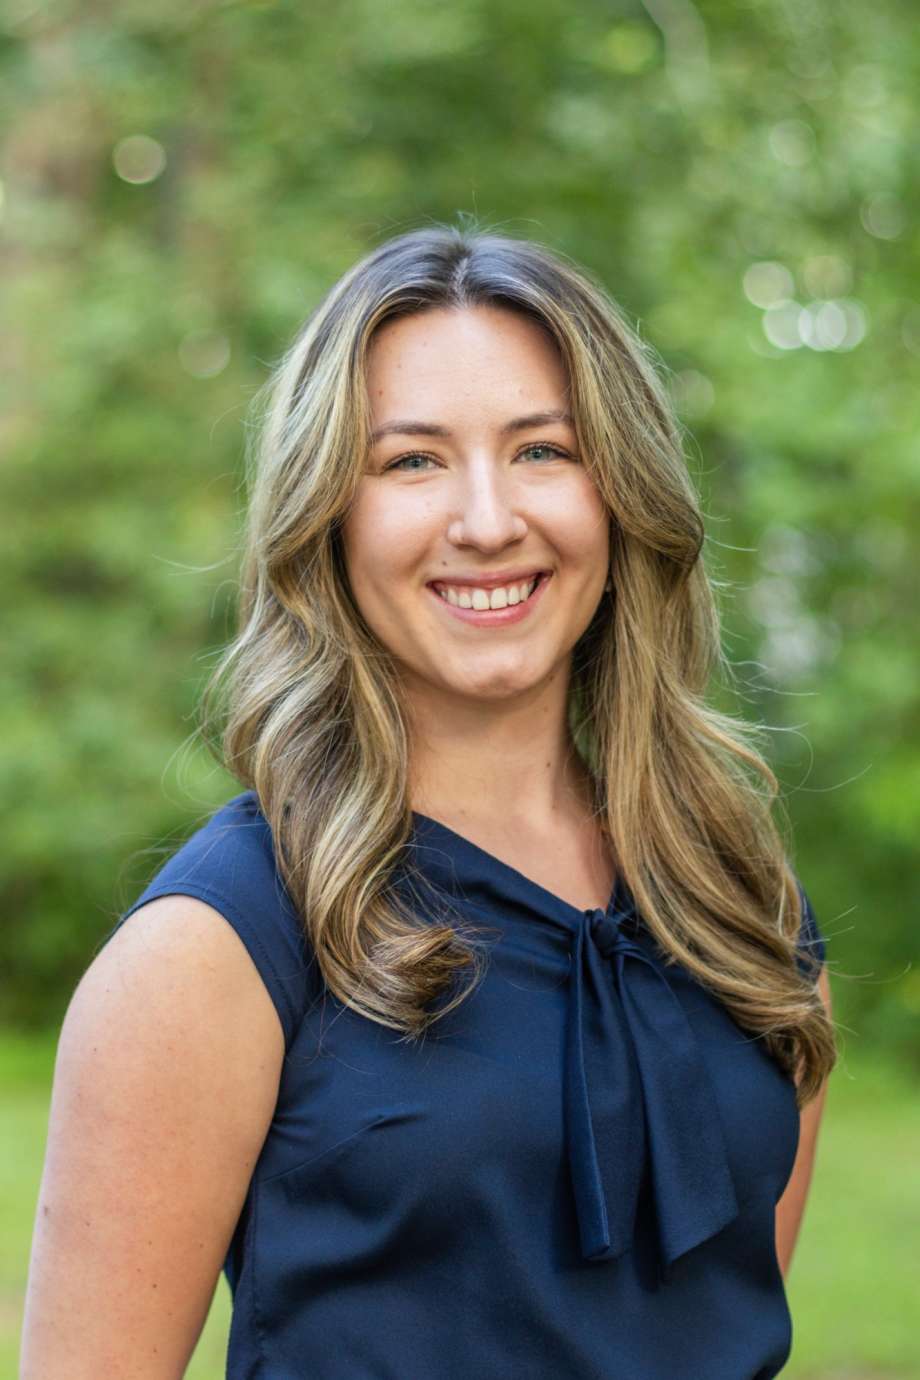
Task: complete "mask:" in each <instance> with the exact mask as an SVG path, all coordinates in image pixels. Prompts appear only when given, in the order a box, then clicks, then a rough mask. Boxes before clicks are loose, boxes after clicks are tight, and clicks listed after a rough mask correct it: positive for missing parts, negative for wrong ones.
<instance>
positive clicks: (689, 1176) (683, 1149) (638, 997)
mask: <svg viewBox="0 0 920 1380" xmlns="http://www.w3.org/2000/svg"><path fill="white" fill-rule="evenodd" d="M624 957H625V956H624V955H620V956H619V957H618V962H619V964H620V965H622V963H623V959H624ZM620 977H621V978H622V971H621V972H620ZM620 989H621V992H622V999H623V1003H624V1006H625V1007H626V1014H627V1020H628V1021H629V1023H630V1025H631V1026H632V1028H633V1031H634V1036H635V1050H636V1057H637V1060H638V1062H639V1067H640V1070H641V1076H642V1089H643V1095H644V1099H645V1119H646V1127H647V1133H648V1139H649V1154H650V1159H651V1168H652V1189H653V1195H654V1201H655V1210H656V1216H657V1224H658V1244H659V1250H660V1256H661V1262H662V1266H663V1270H662V1274H663V1276H664V1275H665V1274H666V1273H667V1271H668V1270H670V1267H671V1265H672V1264H673V1262H674V1261H675V1260H676V1259H677V1258H678V1257H679V1256H681V1255H684V1254H685V1253H686V1252H687V1251H690V1250H692V1249H693V1248H694V1246H698V1245H699V1244H700V1243H701V1242H703V1241H706V1240H708V1239H709V1238H710V1237H711V1236H715V1234H716V1233H717V1232H719V1231H721V1230H722V1229H723V1228H724V1227H726V1226H728V1224H729V1223H730V1222H732V1221H734V1220H735V1218H736V1217H737V1216H738V1212H739V1207H738V1199H737V1195H736V1193H735V1185H734V1181H733V1179H732V1175H731V1169H730V1167H729V1163H728V1155H727V1153H726V1149H725V1138H724V1135H723V1131H722V1120H721V1116H720V1113H719V1108H718V1104H717V1102H716V1097H715V1093H714V1091H713V1088H712V1083H711V1081H710V1078H709V1074H708V1072H707V1070H706V1067H705V1064H704V1062H703V1057H702V1054H701V1051H700V1048H699V1044H698V1042H697V1039H696V1036H695V1034H694V1032H693V1029H692V1027H691V1025H690V1022H689V1021H688V1019H687V1015H686V1012H685V1011H684V1009H683V1007H682V1006H681V1004H680V1002H679V1000H678V998H677V997H676V996H675V994H674V992H673V991H672V990H671V987H670V985H669V984H668V981H667V979H666V978H665V977H664V976H663V974H661V973H660V972H659V971H658V969H657V968H656V967H655V966H654V965H653V964H652V963H651V962H649V961H648V960H646V962H644V963H636V964H634V965H632V968H631V971H630V974H629V981H628V983H624V982H622V981H621V983H620Z"/></svg>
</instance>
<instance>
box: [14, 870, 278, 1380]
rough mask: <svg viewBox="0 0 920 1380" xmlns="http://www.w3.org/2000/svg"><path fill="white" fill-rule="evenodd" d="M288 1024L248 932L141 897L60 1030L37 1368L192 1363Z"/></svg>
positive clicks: (33, 1291)
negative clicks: (246, 939)
mask: <svg viewBox="0 0 920 1380" xmlns="http://www.w3.org/2000/svg"><path fill="white" fill-rule="evenodd" d="M283 1057H284V1037H283V1033H282V1029H281V1024H280V1021H279V1018H278V1015H277V1012H276V1010H275V1007H274V1005H273V1002H272V1000H271V997H270V995H269V993H268V991H267V990H266V988H265V986H264V984H263V982H262V979H261V977H260V976H259V974H258V972H257V971H256V968H255V966H254V965H253V962H252V960H251V958H250V957H249V954H248V953H247V951H246V949H245V947H244V946H243V944H242V942H241V940H240V939H239V937H238V935H237V934H236V933H235V931H234V930H233V929H232V927H231V926H230V925H229V924H228V923H227V921H226V920H225V919H224V917H223V916H222V915H221V914H220V912H219V911H217V910H215V909H214V908H212V907H211V906H210V905H207V904H206V903H205V902H203V901H200V900H198V899H197V898H194V897H189V896H182V895H176V896H163V897H158V898H156V899H154V900H152V901H149V902H147V903H146V904H145V905H144V906H141V907H140V908H139V909H138V910H137V911H136V912H135V913H134V914H133V915H132V916H130V917H129V919H128V920H127V921H126V922H125V924H124V925H122V927H121V928H120V929H119V930H118V931H117V932H116V933H115V934H114V935H113V936H112V937H111V939H110V940H109V942H108V943H107V944H106V946H105V947H104V948H103V949H102V950H101V952H100V953H99V954H98V955H97V956H96V958H95V959H94V960H93V962H92V964H91V965H90V967H89V968H88V969H87V971H86V972H85V974H84V975H83V977H82V979H81V981H80V983H79V984H78V986H77V989H76V991H75V992H74V994H73V997H72V998H71V1001H70V1004H69V1006H68V1009H67V1013H66V1015H65V1018H64V1021H63V1025H62V1028H61V1035H60V1040H59V1043H58V1051H57V1059H56V1063H55V1072H54V1086H53V1090H52V1098H51V1113H50V1118H49V1128H48V1142H47V1148H46V1155H45V1164H44V1172H43V1177H42V1183H41V1189H40V1192H39V1201H38V1205H37V1211H36V1219H35V1231H34V1235H33V1243H32V1256H31V1261H30V1270H29V1284H28V1291H27V1298H26V1317H25V1326H24V1330H23V1347H22V1358H23V1359H22V1370H21V1376H22V1378H23V1380H32V1377H37V1376H39V1375H41V1376H42V1377H43V1378H44V1380H56V1377H58V1376H61V1377H63V1376H65V1375H66V1376H67V1377H68V1380H83V1377H84V1376H86V1377H89V1376H98V1375H102V1374H129V1373H130V1374H131V1375H132V1376H138V1377H141V1376H143V1377H148V1376H149V1377H150V1380H158V1378H159V1377H160V1376H164V1377H165V1376H174V1375H177V1374H182V1373H183V1368H184V1366H185V1364H186V1362H187V1360H188V1357H189V1356H190V1355H191V1352H192V1351H193V1349H194V1346H195V1342H196V1341H197V1338H198V1335H199V1333H200V1330H201V1327H202V1326H203V1324H204V1320H205V1318H206V1317H207V1312H208V1307H209V1305H210V1301H211V1298H212V1296H213V1292H214V1288H215V1286H216V1283H217V1279H218V1277H219V1274H220V1269H221V1265H222V1263H223V1260H224V1257H225V1255H226V1251H227V1248H228V1246H229V1242H230V1239H231V1237H232V1234H233V1230H234V1227H235V1225H236V1222H237V1220H238V1218H239V1213H240V1210H241V1208H242V1205H243V1203H244V1201H245V1197H246V1193H247V1190H248V1187H249V1183H250V1180H251V1176H252V1171H253V1168H254V1166H255V1163H256V1161H257V1159H258V1155H259V1152H260V1149H261V1147H262V1144H263V1142H264V1139H265V1136H266V1134H267V1131H268V1128H269V1126H270V1124H271V1119H272V1115H273V1112H274V1108H275V1105H276V1102H277V1094H278V1084H279V1080H280V1071H281V1065H282V1061H283Z"/></svg>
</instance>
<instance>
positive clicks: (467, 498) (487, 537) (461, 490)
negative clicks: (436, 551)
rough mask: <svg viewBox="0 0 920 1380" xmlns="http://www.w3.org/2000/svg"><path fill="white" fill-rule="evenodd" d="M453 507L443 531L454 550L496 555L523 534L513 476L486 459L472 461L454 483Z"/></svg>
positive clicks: (517, 491)
mask: <svg viewBox="0 0 920 1380" xmlns="http://www.w3.org/2000/svg"><path fill="white" fill-rule="evenodd" d="M454 493H455V495H456V497H455V498H454V500H453V502H454V503H455V504H456V507H455V509H454V512H453V513H452V515H451V520H450V524H449V526H448V529H447V537H448V540H449V541H451V542H453V544H454V545H455V546H475V547H478V548H479V549H480V550H482V551H499V550H501V549H502V547H504V546H507V545H508V543H509V542H513V541H520V539H521V538H522V537H523V536H526V534H527V522H526V520H525V519H524V516H523V514H522V513H521V512H520V511H519V503H518V499H519V490H518V487H517V485H516V483H515V480H514V476H513V475H511V474H509V473H507V472H503V471H502V470H501V469H500V467H499V466H498V465H497V464H496V463H495V462H494V461H493V460H492V459H491V457H490V456H488V455H483V456H480V457H476V459H474V460H472V461H471V462H470V464H469V465H468V466H466V468H465V472H464V473H463V474H462V475H460V476H459V477H458V479H457V487H456V489H455V490H454Z"/></svg>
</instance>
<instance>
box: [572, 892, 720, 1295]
mask: <svg viewBox="0 0 920 1380" xmlns="http://www.w3.org/2000/svg"><path fill="white" fill-rule="evenodd" d="M635 928H636V917H635V907H634V903H633V902H632V900H631V899H630V900H629V901H628V902H627V903H626V904H625V906H623V907H619V906H616V905H615V904H614V903H613V902H611V905H610V907H608V910H607V911H606V912H605V911H602V910H596V911H593V912H585V915H584V923H583V924H582V925H580V926H579V927H578V929H577V931H576V935H575V942H574V949H573V956H572V986H571V992H570V1002H569V1012H568V1027H567V1034H566V1083H565V1093H564V1097H565V1117H566V1140H567V1147H568V1158H569V1165H570V1169H571V1175H572V1186H573V1189H574V1196H575V1206H576V1212H577V1217H578V1226H579V1233H580V1237H581V1249H582V1254H583V1256H584V1258H585V1259H586V1260H590V1261H604V1260H612V1259H616V1258H617V1257H618V1256H620V1255H622V1254H623V1252H624V1251H626V1250H628V1249H629V1248H630V1246H631V1245H632V1242H633V1235H634V1229H635V1221H636V1211H637V1207H638V1202H639V1194H640V1190H641V1187H642V1182H643V1176H644V1173H645V1170H646V1167H648V1169H649V1172H650V1182H651V1189H652V1198H653V1201H654V1206H655V1214H656V1219H657V1220H656V1226H657V1239H658V1247H659V1278H660V1279H662V1280H664V1279H666V1278H667V1276H668V1272H669V1270H670V1267H671V1265H672V1263H673V1262H674V1261H675V1260H676V1259H677V1258H678V1256H681V1255H683V1254H684V1253H685V1252H686V1251H689V1250H692V1249H693V1247H694V1246H697V1245H699V1244H700V1242H702V1241H705V1240H707V1238H709V1237H711V1236H714V1235H715V1234H716V1232H718V1231H721V1230H722V1229H723V1227H725V1226H727V1225H728V1223H729V1222H731V1221H733V1220H734V1219H735V1218H736V1217H737V1216H738V1211H739V1208H738V1200H737V1197H736V1194H735V1187H734V1183H733V1181H732V1176H731V1171H730V1169H729V1164H728V1159H727V1156H726V1150H725V1141H724V1138H723V1134H722V1126H721V1120H720V1116H719V1110H718V1107H717V1105H716V1100H715V1094H714V1092H713V1089H712V1085H711V1083H710V1080H709V1075H708V1073H707V1070H706V1067H705V1065H704V1063H703V1057H702V1054H701V1052H700V1049H699V1045H698V1043H697V1040H696V1036H695V1034H694V1032H693V1030H692V1028H691V1026H690V1023H689V1021H688V1020H687V1017H686V1014H685V1013H684V1009H683V1007H682V1006H681V1004H680V1002H679V1000H678V998H677V997H676V995H675V994H674V992H673V991H672V989H671V986H670V984H669V983H668V980H667V978H666V977H665V974H664V972H663V971H662V969H661V967H660V966H659V965H658V964H657V963H656V962H655V961H654V960H653V959H652V958H651V956H650V955H649V954H648V953H646V952H645V951H644V950H643V948H642V947H641V945H640V944H639V943H637V942H636V940H635V938H633V934H634V933H635ZM611 978H612V981H611Z"/></svg>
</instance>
